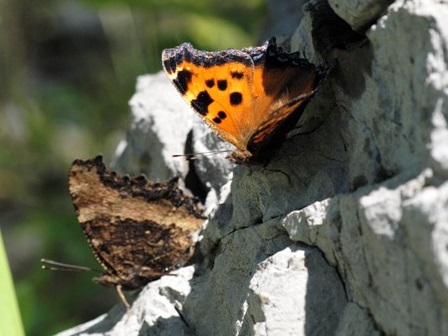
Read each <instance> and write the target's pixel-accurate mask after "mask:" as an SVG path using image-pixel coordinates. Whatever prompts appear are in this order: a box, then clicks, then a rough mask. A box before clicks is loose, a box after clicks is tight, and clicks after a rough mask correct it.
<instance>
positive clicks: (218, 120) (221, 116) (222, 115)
mask: <svg viewBox="0 0 448 336" xmlns="http://www.w3.org/2000/svg"><path fill="white" fill-rule="evenodd" d="M225 118H227V114H226V113H225V112H224V111H219V112H218V115H217V116H216V117H214V118H213V119H212V120H213V121H214V123H215V124H220V123H221V122H222V121H223V120H224V119H225Z"/></svg>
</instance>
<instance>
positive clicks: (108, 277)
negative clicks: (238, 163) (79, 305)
mask: <svg viewBox="0 0 448 336" xmlns="http://www.w3.org/2000/svg"><path fill="white" fill-rule="evenodd" d="M69 189H70V195H71V197H72V200H73V204H74V205H75V209H76V212H77V215H78V220H79V222H80V224H81V227H82V229H83V231H84V233H85V235H86V237H87V240H88V242H89V244H90V245H91V247H92V250H93V252H94V254H95V256H96V257H97V259H98V261H99V262H100V263H101V265H102V266H103V267H104V269H105V271H106V272H105V273H104V274H103V275H101V276H100V277H98V278H97V281H98V282H99V283H101V284H104V285H115V286H121V287H122V288H123V289H136V288H139V287H141V286H143V285H144V284H146V283H148V282H149V281H151V280H154V279H157V278H159V277H160V276H162V275H163V274H165V273H167V272H169V271H171V270H173V269H174V268H176V266H177V265H178V264H183V263H185V262H186V261H187V260H188V259H189V258H190V256H191V247H192V245H193V243H194V242H193V238H192V234H194V232H196V231H197V230H198V229H199V227H200V226H201V225H202V223H203V218H202V216H201V214H200V211H199V210H198V207H197V204H196V202H195V201H194V200H193V199H192V198H190V197H187V196H185V195H183V193H182V191H181V190H180V189H179V188H178V186H177V182H176V181H175V180H171V181H168V182H160V183H152V182H150V181H148V180H146V178H144V177H143V176H140V177H137V178H129V177H122V176H120V175H118V174H116V173H115V172H112V171H109V170H107V169H106V168H105V166H104V164H103V163H102V159H101V157H97V158H95V159H92V160H87V161H82V160H76V161H75V162H74V163H73V164H72V166H71V169H70V173H69Z"/></svg>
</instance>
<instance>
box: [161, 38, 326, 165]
mask: <svg viewBox="0 0 448 336" xmlns="http://www.w3.org/2000/svg"><path fill="white" fill-rule="evenodd" d="M162 64H163V68H164V70H165V72H166V73H167V75H168V78H169V79H170V80H171V82H172V83H173V84H174V85H175V87H176V88H177V90H178V91H179V92H180V94H181V95H182V97H183V98H184V99H185V100H186V101H187V102H188V103H189V104H190V105H191V106H192V107H193V109H194V110H195V112H196V113H198V114H199V116H200V117H201V118H202V120H203V121H204V122H205V123H206V124H207V125H208V126H209V127H210V128H211V129H212V130H213V131H214V132H215V133H216V134H218V135H219V136H220V137H221V138H223V139H224V140H226V141H228V142H230V143H231V144H233V145H234V146H235V147H236V150H235V151H234V152H233V153H232V154H231V155H230V157H229V158H230V159H231V160H232V161H234V162H236V163H239V164H243V163H256V162H258V163H260V162H264V161H265V159H266V157H267V154H266V153H267V152H269V151H270V150H271V149H272V147H273V146H274V145H275V144H276V143H277V142H278V140H279V139H281V138H282V137H284V136H285V135H286V133H287V132H288V131H290V130H291V129H292V128H293V127H294V126H295V124H296V123H297V121H298V119H299V118H300V116H301V114H302V112H303V110H304V108H305V105H306V103H307V101H308V100H309V99H310V98H311V97H312V96H313V95H314V93H315V92H316V91H317V89H318V88H319V86H320V85H321V84H322V83H323V82H324V79H325V77H326V74H327V72H328V69H329V68H328V67H324V66H319V67H316V66H315V65H313V64H312V63H310V62H308V61H307V60H306V59H303V58H300V56H299V53H298V52H296V53H291V54H288V53H286V52H284V51H283V49H282V48H278V47H277V45H276V40H275V38H274V37H273V38H271V39H270V40H269V41H267V42H266V43H265V44H264V45H263V46H261V47H256V48H244V49H242V50H236V49H228V50H224V51H217V52H207V51H199V50H196V49H194V48H193V46H192V45H191V44H189V43H184V44H182V45H180V46H178V47H176V48H173V49H165V50H164V51H163V53H162Z"/></svg>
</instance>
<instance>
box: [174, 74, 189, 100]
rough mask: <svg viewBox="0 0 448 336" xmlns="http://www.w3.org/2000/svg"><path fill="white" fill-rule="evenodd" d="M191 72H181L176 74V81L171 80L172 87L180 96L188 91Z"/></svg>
mask: <svg viewBox="0 0 448 336" xmlns="http://www.w3.org/2000/svg"><path fill="white" fill-rule="evenodd" d="M191 77H192V75H191V72H190V71H188V70H185V69H184V70H181V71H179V72H178V73H177V77H176V79H174V80H173V83H174V85H176V87H177V89H178V90H179V92H180V93H181V94H185V92H187V90H188V84H190V82H191Z"/></svg>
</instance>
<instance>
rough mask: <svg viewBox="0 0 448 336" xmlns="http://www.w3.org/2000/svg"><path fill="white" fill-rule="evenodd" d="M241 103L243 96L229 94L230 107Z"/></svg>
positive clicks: (237, 93) (236, 93)
mask: <svg viewBox="0 0 448 336" xmlns="http://www.w3.org/2000/svg"><path fill="white" fill-rule="evenodd" d="M242 101H243V95H242V94H241V93H240V92H232V93H231V94H230V105H232V106H235V105H239V104H241V103H242Z"/></svg>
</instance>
